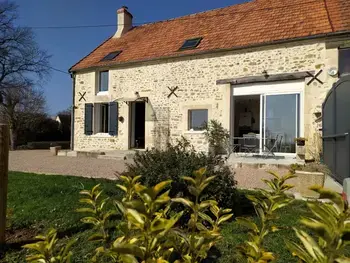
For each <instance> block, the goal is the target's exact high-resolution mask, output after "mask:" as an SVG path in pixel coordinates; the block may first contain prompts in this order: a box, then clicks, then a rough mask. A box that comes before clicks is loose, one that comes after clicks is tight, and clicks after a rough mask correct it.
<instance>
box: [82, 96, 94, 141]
mask: <svg viewBox="0 0 350 263" xmlns="http://www.w3.org/2000/svg"><path fill="white" fill-rule="evenodd" d="M93 109H94V105H93V104H92V103H86V104H85V126H84V133H85V134H86V135H91V134H92V133H93V130H92V113H93Z"/></svg>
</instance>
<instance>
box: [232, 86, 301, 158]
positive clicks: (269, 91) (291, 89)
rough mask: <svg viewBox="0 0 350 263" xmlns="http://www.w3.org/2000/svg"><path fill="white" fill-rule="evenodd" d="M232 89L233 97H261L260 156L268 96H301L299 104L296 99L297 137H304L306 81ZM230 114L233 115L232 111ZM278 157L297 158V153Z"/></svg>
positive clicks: (234, 87) (235, 87) (233, 87)
mask: <svg viewBox="0 0 350 263" xmlns="http://www.w3.org/2000/svg"><path fill="white" fill-rule="evenodd" d="M231 89H232V96H247V95H260V142H259V146H260V147H259V148H260V154H262V151H263V149H262V147H263V142H262V140H261V136H262V129H263V125H262V123H263V122H262V121H263V120H262V118H263V116H264V113H265V112H266V95H285V94H299V100H300V101H299V102H298V99H296V107H297V109H298V104H299V114H298V111H297V112H296V115H297V116H299V125H297V128H296V129H297V131H296V134H297V136H298V134H299V137H303V136H304V89H305V81H304V80H295V81H279V82H271V83H254V84H244V85H234V86H231ZM297 98H298V97H297ZM233 101H234V100H233ZM233 106H234V105H233ZM230 114H232V111H231V113H230ZM233 114H235V113H233ZM297 116H296V119H297ZM232 118H234V116H232ZM264 127H265V126H264ZM276 155H283V156H296V153H276Z"/></svg>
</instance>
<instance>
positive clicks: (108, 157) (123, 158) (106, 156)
mask: <svg viewBox="0 0 350 263" xmlns="http://www.w3.org/2000/svg"><path fill="white" fill-rule="evenodd" d="M97 159H102V160H125V159H126V157H125V156H110V155H99V156H97Z"/></svg>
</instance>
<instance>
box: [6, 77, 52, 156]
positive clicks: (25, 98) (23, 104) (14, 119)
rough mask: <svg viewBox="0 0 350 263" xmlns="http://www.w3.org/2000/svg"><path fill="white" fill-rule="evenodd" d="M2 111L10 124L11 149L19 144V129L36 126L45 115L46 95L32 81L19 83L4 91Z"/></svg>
mask: <svg viewBox="0 0 350 263" xmlns="http://www.w3.org/2000/svg"><path fill="white" fill-rule="evenodd" d="M2 95H3V102H2V105H1V111H2V115H3V116H4V118H6V121H7V122H8V123H9V125H10V138H11V149H12V150H15V149H16V146H17V138H18V137H17V136H18V132H19V130H21V129H22V130H23V129H25V128H26V127H34V126H35V125H36V124H37V123H38V122H39V121H41V120H42V117H43V116H45V105H46V102H45V97H44V96H43V93H42V91H41V90H39V89H35V88H34V87H33V85H32V84H31V83H17V84H14V86H13V87H7V88H6V89H4V90H3V92H2Z"/></svg>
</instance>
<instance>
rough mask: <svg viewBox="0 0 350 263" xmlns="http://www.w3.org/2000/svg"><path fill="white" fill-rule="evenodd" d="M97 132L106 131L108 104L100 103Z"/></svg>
mask: <svg viewBox="0 0 350 263" xmlns="http://www.w3.org/2000/svg"><path fill="white" fill-rule="evenodd" d="M100 113H101V114H100V118H101V119H100V130H99V132H103V133H108V104H101V112H100Z"/></svg>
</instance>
